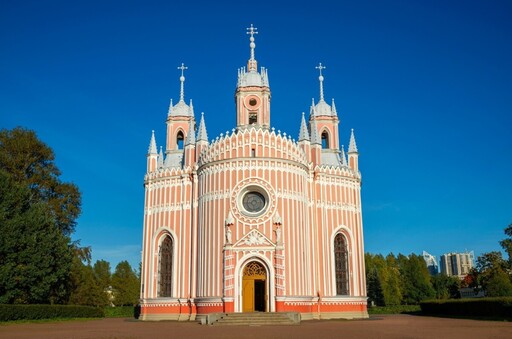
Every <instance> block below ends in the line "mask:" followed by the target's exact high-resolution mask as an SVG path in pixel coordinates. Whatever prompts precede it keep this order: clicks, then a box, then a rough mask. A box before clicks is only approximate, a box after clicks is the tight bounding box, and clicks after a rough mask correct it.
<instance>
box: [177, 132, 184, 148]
mask: <svg viewBox="0 0 512 339" xmlns="http://www.w3.org/2000/svg"><path fill="white" fill-rule="evenodd" d="M183 140H184V137H183V132H182V131H179V132H178V135H176V146H177V147H178V149H183Z"/></svg>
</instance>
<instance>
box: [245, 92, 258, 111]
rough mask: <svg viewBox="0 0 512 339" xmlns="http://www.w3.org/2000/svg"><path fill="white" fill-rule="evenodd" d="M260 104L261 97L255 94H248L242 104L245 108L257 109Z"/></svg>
mask: <svg viewBox="0 0 512 339" xmlns="http://www.w3.org/2000/svg"><path fill="white" fill-rule="evenodd" d="M260 105H261V99H260V98H259V97H258V96H256V95H249V96H247V97H245V99H244V106H245V107H246V108H247V109H252V110H254V109H258V107H260Z"/></svg>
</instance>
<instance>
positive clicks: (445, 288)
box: [430, 274, 461, 299]
mask: <svg viewBox="0 0 512 339" xmlns="http://www.w3.org/2000/svg"><path fill="white" fill-rule="evenodd" d="M430 281H431V282H432V287H433V288H434V291H435V297H436V299H458V298H460V293H459V288H460V287H461V280H460V279H459V278H458V277H449V276H447V275H446V274H437V275H434V276H431V277H430Z"/></svg>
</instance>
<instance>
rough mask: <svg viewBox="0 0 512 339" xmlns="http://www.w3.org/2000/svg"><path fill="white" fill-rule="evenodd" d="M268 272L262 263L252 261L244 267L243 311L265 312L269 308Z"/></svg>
mask: <svg viewBox="0 0 512 339" xmlns="http://www.w3.org/2000/svg"><path fill="white" fill-rule="evenodd" d="M266 282H267V272H266V270H265V267H263V265H262V264H260V263H258V262H256V261H251V262H250V263H248V264H247V266H245V268H244V275H243V278H242V300H243V305H242V310H243V312H255V311H258V312H265V311H266V310H267V303H266V299H267V295H266V294H267V291H266Z"/></svg>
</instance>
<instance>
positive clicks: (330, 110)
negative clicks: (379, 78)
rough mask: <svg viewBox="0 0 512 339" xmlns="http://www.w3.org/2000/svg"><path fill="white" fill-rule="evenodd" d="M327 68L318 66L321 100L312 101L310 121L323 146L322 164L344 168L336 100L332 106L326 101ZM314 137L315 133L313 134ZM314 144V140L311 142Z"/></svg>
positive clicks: (311, 127)
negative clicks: (325, 73) (325, 79)
mask: <svg viewBox="0 0 512 339" xmlns="http://www.w3.org/2000/svg"><path fill="white" fill-rule="evenodd" d="M325 68H326V67H325V66H323V65H322V63H320V64H319V65H318V66H316V69H318V70H319V72H320V76H319V77H318V80H319V82H320V99H319V100H318V103H317V104H315V99H313V100H312V103H311V109H310V115H309V121H310V129H316V134H317V135H318V138H319V140H320V144H321V146H322V156H321V164H323V165H329V166H336V167H339V166H342V165H343V161H342V160H341V159H340V144H339V137H338V124H339V120H338V113H337V111H336V105H335V103H334V99H332V104H331V105H329V104H328V103H327V102H326V101H325V99H324V76H323V75H322V70H324V69H325ZM311 135H313V132H311ZM311 142H312V144H313V139H312V140H311Z"/></svg>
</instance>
